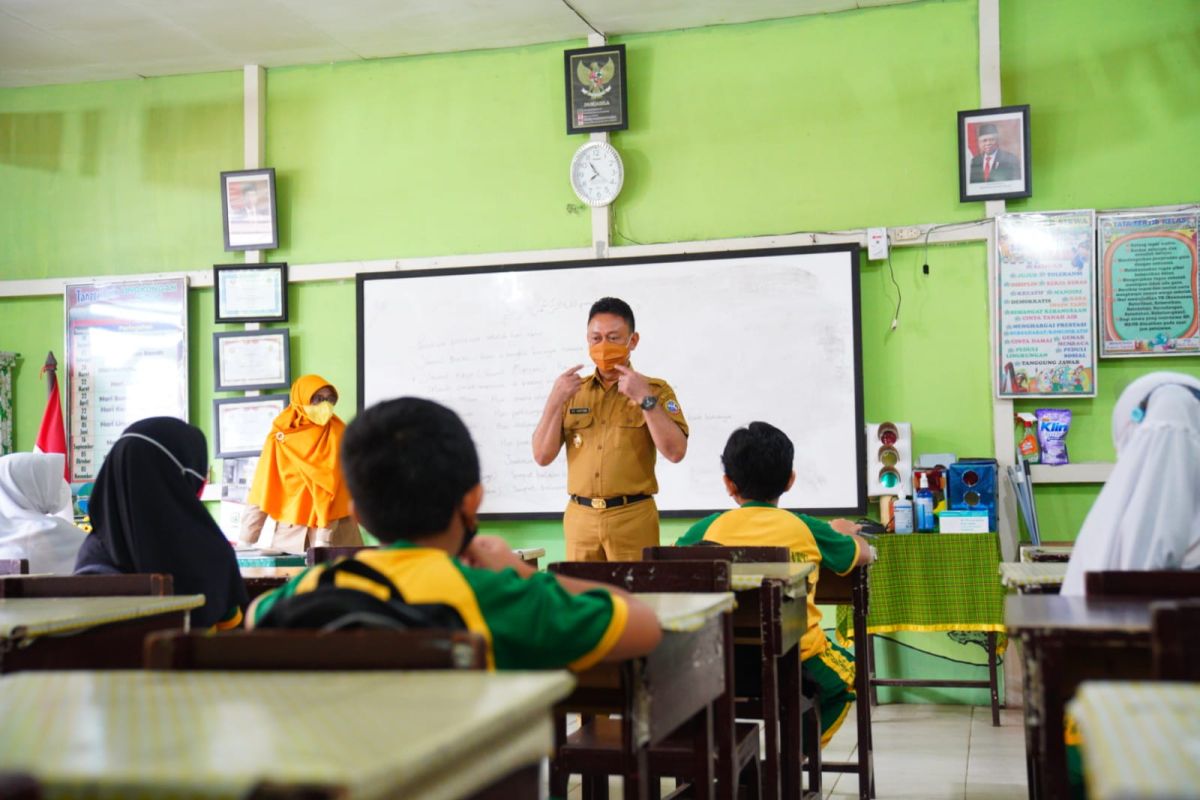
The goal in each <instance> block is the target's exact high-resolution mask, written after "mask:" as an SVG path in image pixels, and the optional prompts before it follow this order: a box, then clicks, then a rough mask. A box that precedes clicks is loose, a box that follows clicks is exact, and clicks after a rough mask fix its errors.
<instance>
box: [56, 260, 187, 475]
mask: <svg viewBox="0 0 1200 800" xmlns="http://www.w3.org/2000/svg"><path fill="white" fill-rule="evenodd" d="M66 324H67V330H66V346H67V397H68V404H69V405H68V409H69V415H68V416H69V420H70V421H69V423H68V426H67V447H68V458H69V460H70V464H71V480H73V481H89V480H93V479H94V478H95V477H96V473H97V472H99V471H100V465H101V464H103V463H104V458H105V456H107V455H108V451H109V450H110V449H112V446H113V444H114V443H115V442H116V440H117V438H118V437H119V436H120V435H121V432H122V431H124V430H125V428H127V427H128V426H129V425H130V424H131V423H134V422H136V421H138V420H139V419H144V418H146V417H156V416H165V417H177V418H179V419H182V420H186V419H187V418H188V348H187V280H186V279H185V278H151V279H145V280H132V281H112V282H93V283H70V284H67V286H66Z"/></svg>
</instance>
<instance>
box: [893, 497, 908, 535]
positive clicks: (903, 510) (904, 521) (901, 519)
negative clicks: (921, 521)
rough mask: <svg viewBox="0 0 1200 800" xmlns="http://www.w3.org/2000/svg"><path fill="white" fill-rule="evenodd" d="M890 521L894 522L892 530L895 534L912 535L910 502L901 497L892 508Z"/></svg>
mask: <svg viewBox="0 0 1200 800" xmlns="http://www.w3.org/2000/svg"><path fill="white" fill-rule="evenodd" d="M892 520H893V522H894V527H893V530H894V531H895V532H896V533H912V532H913V504H912V500H909V499H908V498H907V497H903V496H901V497H900V498H898V499H897V500H896V503H895V505H893V506H892Z"/></svg>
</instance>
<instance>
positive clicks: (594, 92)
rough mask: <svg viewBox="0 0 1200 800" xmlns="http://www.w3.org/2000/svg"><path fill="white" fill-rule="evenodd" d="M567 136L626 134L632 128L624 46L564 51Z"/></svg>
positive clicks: (616, 45) (614, 45)
mask: <svg viewBox="0 0 1200 800" xmlns="http://www.w3.org/2000/svg"><path fill="white" fill-rule="evenodd" d="M563 64H564V67H565V68H566V76H565V77H566V87H567V133H568V134H571V133H599V132H601V131H623V130H625V129H626V128H628V127H629V116H628V113H627V112H628V106H627V103H626V94H625V45H623V44H613V45H606V46H604V47H585V48H582V49H580V50H565V51H563Z"/></svg>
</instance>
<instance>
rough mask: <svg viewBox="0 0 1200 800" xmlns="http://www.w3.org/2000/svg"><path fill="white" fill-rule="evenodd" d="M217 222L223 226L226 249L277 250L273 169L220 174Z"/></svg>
mask: <svg viewBox="0 0 1200 800" xmlns="http://www.w3.org/2000/svg"><path fill="white" fill-rule="evenodd" d="M221 219H222V220H223V221H224V223H225V249H226V250H274V249H275V248H276V247H278V246H279V226H278V224H277V222H276V217H275V168H274V167H270V168H268V169H243V170H237V171H235V172H222V173H221Z"/></svg>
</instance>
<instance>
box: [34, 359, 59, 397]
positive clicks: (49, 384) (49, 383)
mask: <svg viewBox="0 0 1200 800" xmlns="http://www.w3.org/2000/svg"><path fill="white" fill-rule="evenodd" d="M47 372H49V373H50V377H48V378H46V391H47V392H52V391H54V379H55V376H56V373H57V372H58V359H56V358H55V357H54V351H53V350H50V351H49V352H47V353H46V363H45V364H43V365H42V371H41V372H39V373H38V376H39V377H41V376H42V375H45V374H46V373H47Z"/></svg>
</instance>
